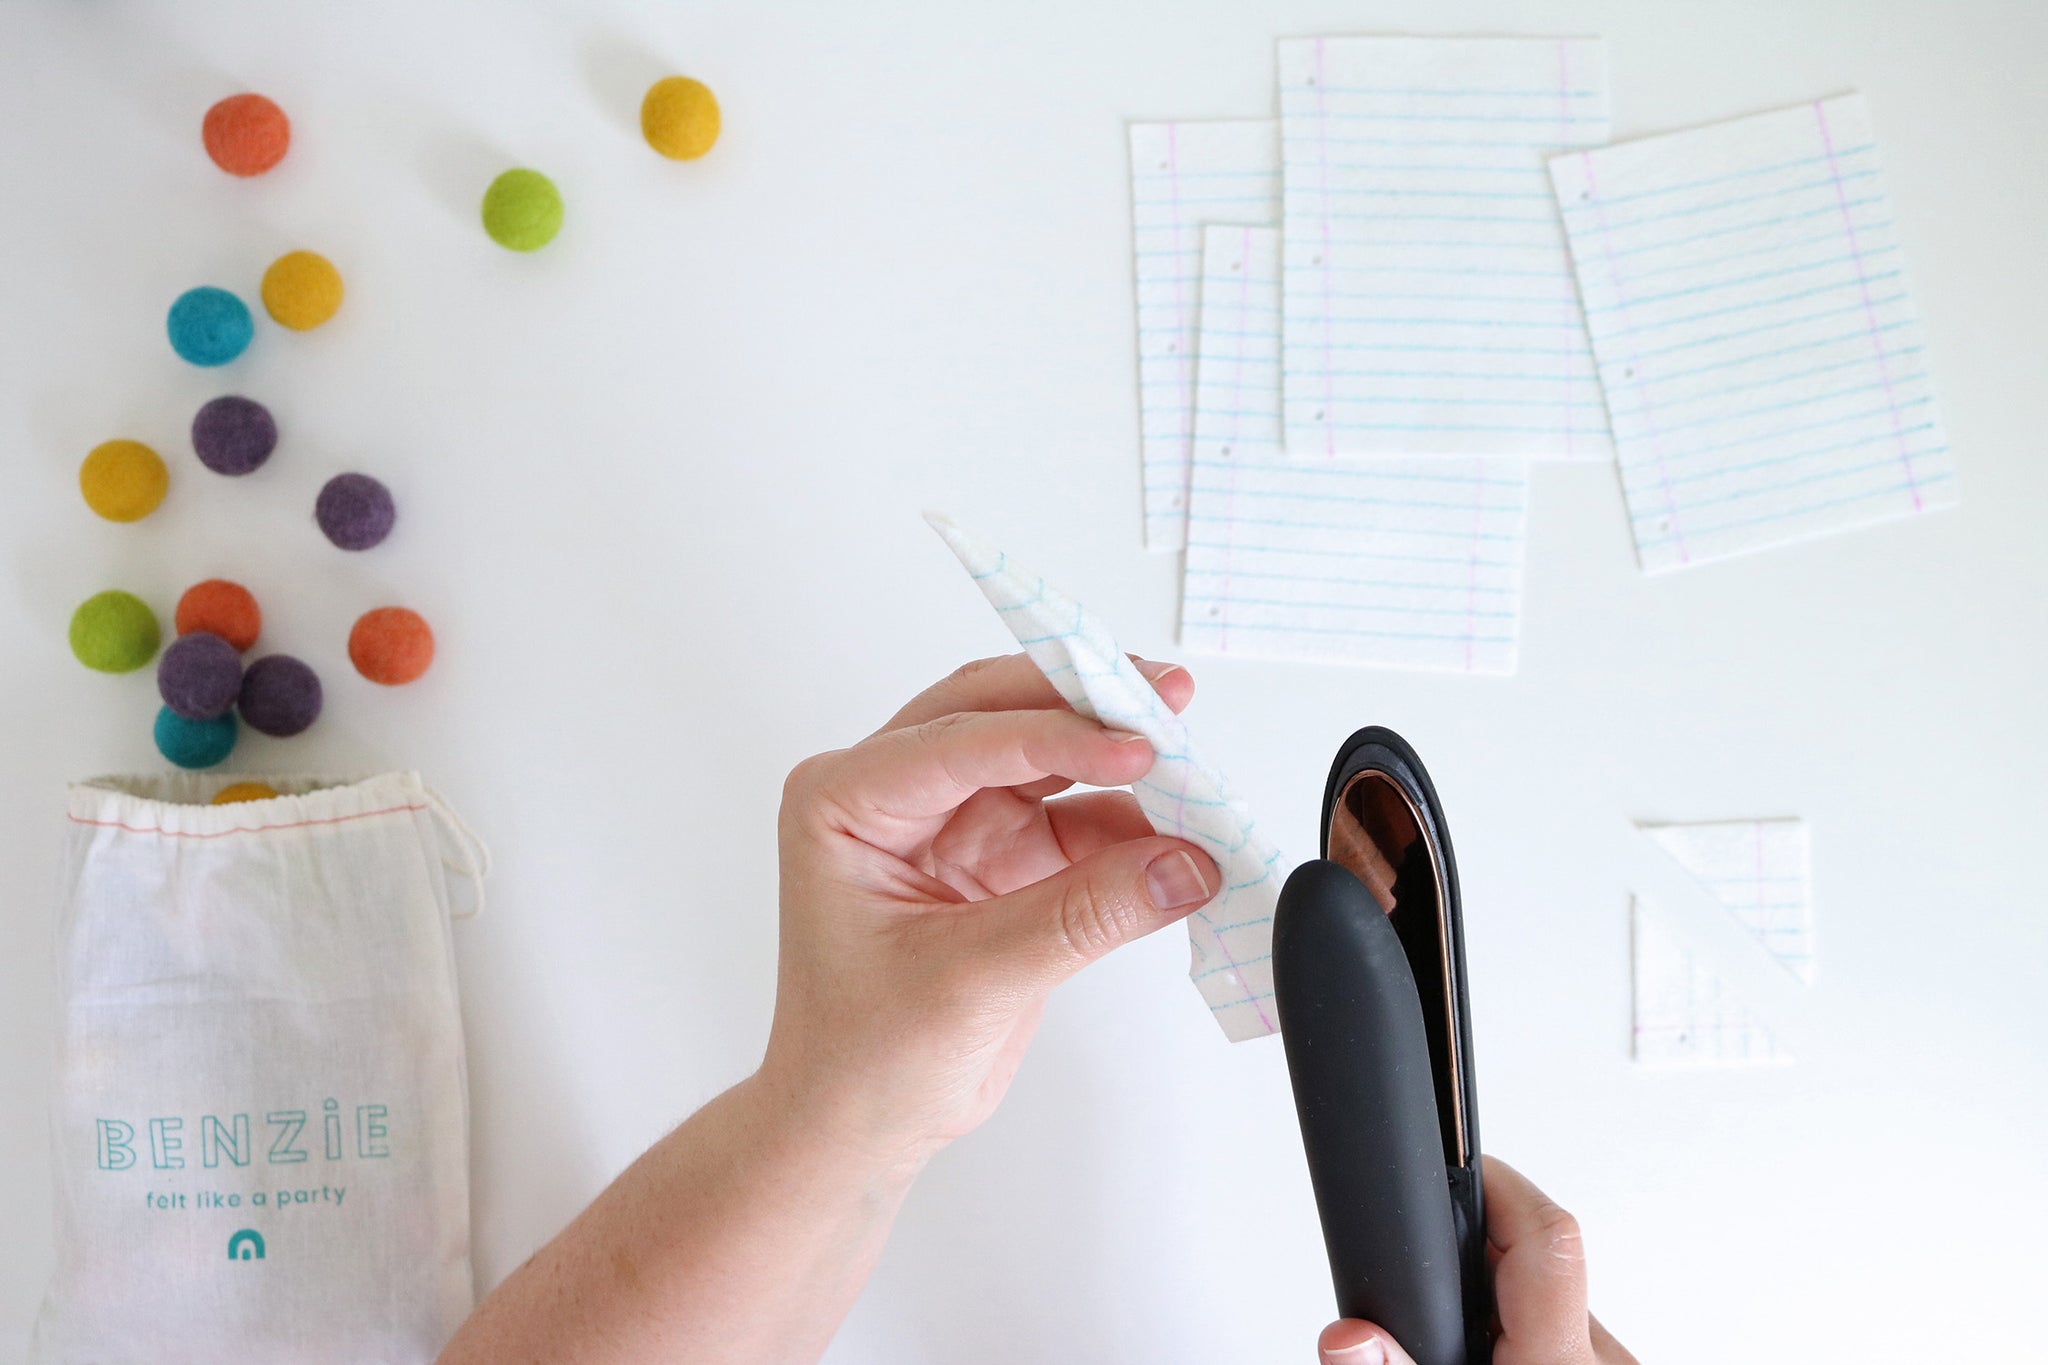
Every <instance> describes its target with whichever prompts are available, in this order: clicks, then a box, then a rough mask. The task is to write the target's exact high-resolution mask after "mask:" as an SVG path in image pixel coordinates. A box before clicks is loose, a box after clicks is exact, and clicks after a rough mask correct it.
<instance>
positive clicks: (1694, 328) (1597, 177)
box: [1550, 95, 1957, 572]
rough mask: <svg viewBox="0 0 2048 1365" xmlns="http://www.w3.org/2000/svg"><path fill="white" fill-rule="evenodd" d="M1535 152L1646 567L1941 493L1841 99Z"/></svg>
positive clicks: (1868, 192)
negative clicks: (1566, 241)
mask: <svg viewBox="0 0 2048 1365" xmlns="http://www.w3.org/2000/svg"><path fill="white" fill-rule="evenodd" d="M1550 171H1551V178H1552V181H1553V183H1554V184H1555V187H1556V191H1557V198H1558V202H1559V203H1560V204H1561V205H1562V207H1563V212H1564V220H1565V227H1566V230H1567V232H1568V233H1569V235H1570V239H1571V250H1572V257H1573V261H1574V263H1575V265H1576V267H1577V271H1578V278H1579V292H1580V294H1581V295H1582V296H1583V297H1584V300H1585V311H1586V322H1587V325H1588V327H1589V328H1590V329H1591V332H1592V337H1593V350H1594V353H1595V355H1596V356H1597V357H1598V358H1599V362H1600V377H1601V381H1602V383H1603V385H1604V386H1605V389H1606V394H1607V406H1608V411H1609V415H1610V417H1611V420H1612V423H1613V429H1614V439H1615V443H1616V447H1617V450H1618V452H1619V460H1620V466H1621V484H1622V490H1623V493H1624V494H1625V495H1626V498H1627V502H1628V514H1629V521H1630V524H1631V526H1632V527H1633V529H1634V532H1635V541H1636V555H1637V558H1638V559H1639V560H1640V561H1641V563H1642V567H1643V569H1644V570H1645V571H1647V572H1658V571H1661V570H1666V569H1674V568H1681V567H1684V566H1686V565H1689V564H1698V563H1702V562H1704V561H1707V560H1711V559H1720V558H1723V557H1726V556H1728V555H1735V554H1741V553H1744V552H1747V551H1752V550H1760V549H1763V548H1766V547H1768V546H1772V545H1779V544H1783V543H1785V542H1787V541H1793V540H1801V539H1805V538H1807V537H1810V536H1816V535H1822V534H1826V533H1829V532H1834V531H1842V530H1846V529H1848V528H1850V527H1853V526H1860V525H1864V524H1867V523H1870V522H1877V521H1885V520H1890V519H1892V518H1897V517H1905V516H1911V515H1913V514H1915V513H1917V512H1927V511H1933V510H1934V509H1936V508H1941V507H1950V506H1953V505H1954V504H1955V502H1956V501H1957V492H1956V476H1955V466H1954V464H1953V462H1952V461H1951V460H1950V458H1949V449H1948V440H1947V438H1946V436H1945V435H1944V434H1943V431H1942V425H1941V418H1940V416H1939V415H1938V414H1937V413H1936V411H1935V404H1934V393H1933V388H1932V385H1931V381H1930V378H1929V373H1928V363H1927V344H1926V340H1925V338H1924V337H1923V336H1922V334H1921V330H1920V319H1919V314H1918V312H1917V311H1916V309H1915V308H1914V306H1913V298H1912V295H1911V293H1910V292H1909V291H1908V289H1907V287H1906V275H1905V267H1904V264H1903V262H1902V260H1901V256H1900V249H1899V234H1898V227H1897V223H1896V215H1895V214H1894V213H1893V211H1892V205H1891V200H1890V198H1889V197H1888V196H1887V195H1886V193H1885V189H1884V183H1883V180H1882V178H1881V176H1880V168H1879V165H1878V159H1877V143H1876V139H1875V136H1874V135H1873V133H1872V131H1871V125H1870V115H1869V111H1868V110H1867V109H1866V108H1865V107H1864V103H1863V100H1862V99H1861V97H1859V96H1855V95H1846V96H1843V97H1841V98H1838V99H1829V100H1817V101H1815V102H1814V103H1812V104H1803V105H1800V106H1798V107H1797V108H1793V109H1782V110H1779V111H1777V112H1775V113H1769V114H1759V115H1756V116H1755V117H1752V118H1744V119H1737V120H1735V121H1734V122H1732V123H1723V124H1719V125H1716V126H1714V127H1709V128H1700V129H1695V130H1693V131H1691V132H1684V133H1674V134H1671V135H1670V136H1667V137H1654V138H1645V139H1643V140H1642V141H1639V142H1624V143H1620V144H1618V145H1616V146H1613V147H1606V148H1602V149H1601V150H1599V151H1588V152H1581V153H1576V154H1574V155H1570V156H1561V157H1558V158H1556V159H1555V160H1553V161H1552V162H1551V163H1550Z"/></svg>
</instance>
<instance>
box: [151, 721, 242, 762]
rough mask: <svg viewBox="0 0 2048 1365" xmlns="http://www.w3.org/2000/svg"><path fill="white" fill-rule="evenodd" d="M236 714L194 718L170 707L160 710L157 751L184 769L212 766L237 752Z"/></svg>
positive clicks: (157, 728) (157, 723)
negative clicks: (180, 713) (209, 718)
mask: <svg viewBox="0 0 2048 1365" xmlns="http://www.w3.org/2000/svg"><path fill="white" fill-rule="evenodd" d="M235 734H236V730H235V713H234V712H233V711H224V712H222V713H221V714H220V715H217V716H215V717H214V718H213V719H211V720H193V719H191V718H190V717H189V716H181V715H179V714H178V713H177V712H176V711H173V710H172V709H171V708H170V707H168V706H166V707H165V708H164V709H163V710H161V711H159V712H157V713H156V748H157V752H158V753H160V754H162V755H163V756H164V757H165V758H168V759H169V760H170V761H171V762H173V763H175V764H177V765H178V766H179V767H181V768H211V767H212V766H213V765H214V764H216V763H218V762H220V761H221V760H222V759H224V758H226V757H227V756H228V755H229V754H231V753H233V752H234V751H235Z"/></svg>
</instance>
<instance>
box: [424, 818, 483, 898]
mask: <svg viewBox="0 0 2048 1365" xmlns="http://www.w3.org/2000/svg"><path fill="white" fill-rule="evenodd" d="M423 789H424V790H425V792H426V794H427V806H428V809H430V810H431V811H432V812H433V813H434V817H435V819H437V820H439V821H440V822H441V829H442V833H443V834H444V835H446V836H447V838H445V839H444V840H443V842H442V845H441V866H442V868H443V869H445V870H446V871H448V872H450V873H453V874H454V875H455V876H457V877H460V878H462V879H463V880H464V881H465V882H467V883H468V885H469V897H470V908H469V909H468V910H464V911H456V910H452V909H451V910H450V911H449V912H448V917H449V918H450V919H474V918H476V917H477V916H478V915H481V914H482V913H483V912H484V878H485V877H488V876H489V875H490V874H491V849H490V845H488V844H486V843H485V842H484V841H483V839H482V838H481V837H479V836H478V834H477V832H476V831H475V830H473V829H471V828H470V827H469V826H468V824H466V823H465V822H464V821H463V818H462V817H461V816H459V815H457V814H456V813H455V808H454V807H453V806H451V805H449V804H448V798H447V797H445V796H443V795H441V793H439V792H437V791H435V790H434V789H433V788H432V787H425V788H423ZM451 846H452V847H454V848H456V849H459V850H461V852H462V855H463V859H462V861H461V862H460V863H454V862H450V861H449V860H448V851H449V849H450V847H451Z"/></svg>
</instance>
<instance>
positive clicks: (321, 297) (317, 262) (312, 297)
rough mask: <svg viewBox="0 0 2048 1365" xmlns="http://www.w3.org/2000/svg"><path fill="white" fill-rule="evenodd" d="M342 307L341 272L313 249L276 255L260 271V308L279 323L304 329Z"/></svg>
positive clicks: (314, 324)
mask: <svg viewBox="0 0 2048 1365" xmlns="http://www.w3.org/2000/svg"><path fill="white" fill-rule="evenodd" d="M340 307H341V272H340V271H339V270H336V269H335V268H334V262H332V261H330V260H328V259H327V258H326V257H325V256H322V255H320V254H319V253H317V252H312V251H294V252H291V253H290V254H289V255H284V256H280V257H278V258H277V259H276V260H274V261H272V262H271V263H270V269H268V270H266V271H264V272H263V309H264V311H265V312H267V313H269V314H270V316H271V317H272V318H273V319H275V320H276V321H277V322H278V323H279V324H280V325H282V326H285V327H289V328H291V329H292V330H293V331H294V332H307V331H311V330H312V329H313V328H315V327H318V326H319V325H320V324H321V323H323V322H325V321H327V319H329V318H331V317H333V316H334V313H335V310H336V309H338V308H340Z"/></svg>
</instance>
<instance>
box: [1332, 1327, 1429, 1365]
mask: <svg viewBox="0 0 2048 1365" xmlns="http://www.w3.org/2000/svg"><path fill="white" fill-rule="evenodd" d="M1316 1359H1317V1360H1318V1361H1320V1362H1321V1365H1415V1359H1414V1357H1412V1356H1410V1355H1409V1354H1408V1353H1407V1352H1406V1351H1404V1350H1402V1349H1401V1344H1400V1343H1399V1342H1397V1341H1395V1340H1394V1339H1393V1338H1392V1337H1390V1336H1388V1335H1387V1334H1386V1333H1385V1332H1383V1331H1381V1330H1380V1329H1379V1328H1377V1327H1375V1326H1373V1325H1372V1324H1371V1323H1369V1322H1360V1321H1359V1320H1358V1319H1357V1318H1344V1319H1342V1320H1341V1321H1338V1322H1333V1323H1331V1324H1330V1325H1329V1326H1328V1327H1325V1328H1324V1329H1323V1334H1322V1336H1320V1337H1318V1338H1317V1339H1316Z"/></svg>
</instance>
